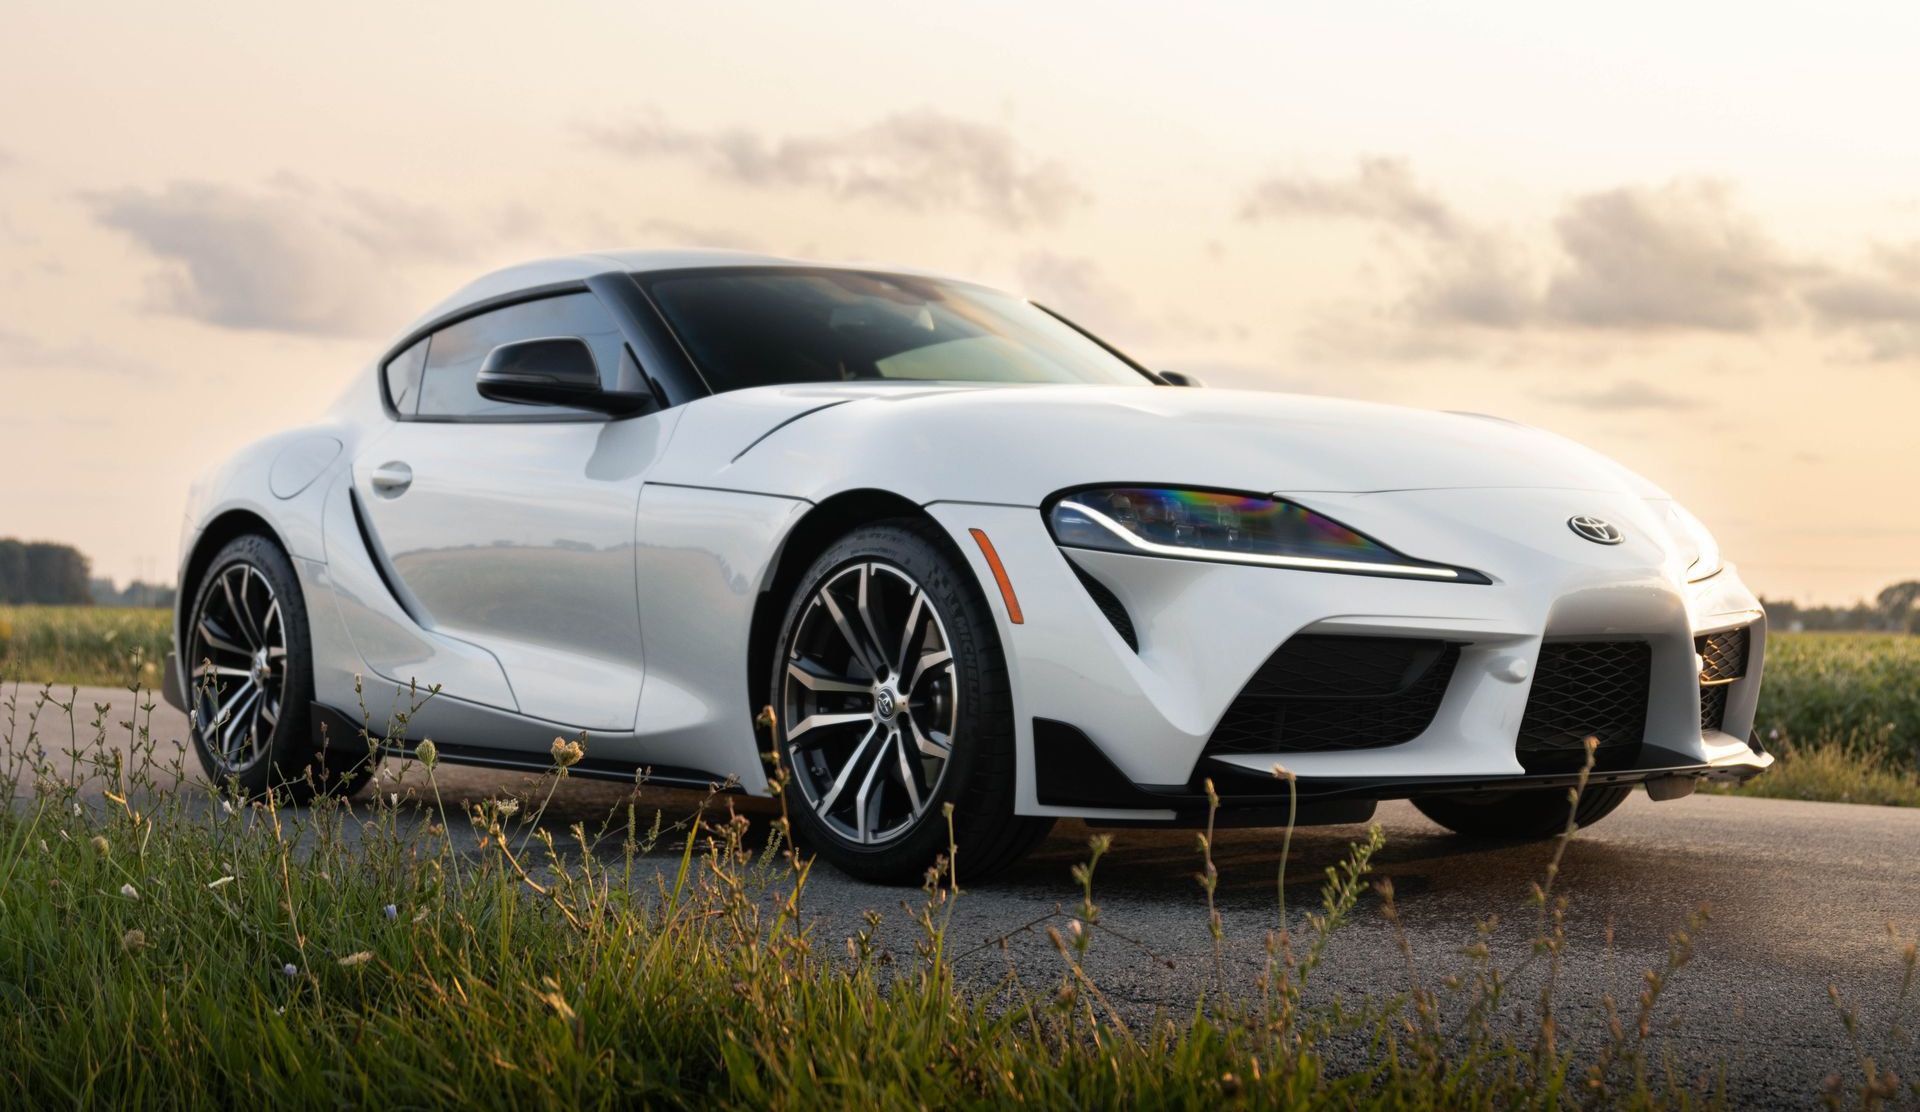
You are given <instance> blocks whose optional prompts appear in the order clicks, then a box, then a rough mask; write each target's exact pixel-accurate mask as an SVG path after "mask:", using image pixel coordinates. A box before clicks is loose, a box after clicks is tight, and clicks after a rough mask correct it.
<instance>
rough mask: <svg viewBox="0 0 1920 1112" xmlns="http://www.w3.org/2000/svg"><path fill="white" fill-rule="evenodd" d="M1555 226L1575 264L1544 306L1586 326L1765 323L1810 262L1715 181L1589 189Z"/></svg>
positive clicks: (1742, 326)
mask: <svg viewBox="0 0 1920 1112" xmlns="http://www.w3.org/2000/svg"><path fill="white" fill-rule="evenodd" d="M1554 230H1555V232H1556V233H1557V236H1558V239H1559V243H1560V247H1561V249H1562V250H1563V251H1564V252H1565V253H1566V255H1567V258H1568V260H1569V265H1568V266H1567V267H1566V268H1565V269H1563V270H1561V271H1559V272H1558V273H1557V274H1555V275H1554V277H1553V280H1552V282H1551V284H1550V285H1549V286H1548V287H1547V291H1546V298H1545V302H1544V304H1543V309H1544V311H1545V314H1546V315H1547V316H1548V317H1549V318H1551V319H1553V320H1556V321H1559V322H1563V323H1567V324H1572V325H1578V326H1581V327H1588V328H1619V329H1633V330H1650V329H1666V328H1692V329H1701V330H1705V331H1713V332H1756V331H1759V330H1760V329H1761V328H1763V327H1765V326H1766V325H1768V324H1769V323H1772V322H1774V321H1776V320H1779V319H1780V318H1781V316H1782V314H1783V310H1785V309H1786V308H1787V307H1788V302H1789V299H1790V298H1791V296H1792V293H1793V289H1794V285H1795V282H1796V280H1797V278H1798V277H1799V276H1800V275H1802V274H1803V273H1804V272H1805V269H1806V268H1804V267H1802V266H1800V265H1797V264H1795V263H1794V262H1793V261H1791V260H1789V259H1788V258H1786V257H1785V256H1784V255H1783V254H1782V253H1781V252H1780V250H1779V248H1777V247H1776V246H1775V245H1774V244H1773V242H1772V241H1771V240H1770V239H1769V238H1768V237H1767V235H1766V234H1765V233H1764V232H1763V231H1762V230H1761V229H1760V227H1759V225H1758V223H1757V222H1756V221H1754V220H1753V219H1752V218H1751V217H1749V216H1747V215H1746V214H1745V213H1743V212H1741V211H1740V210H1739V209H1738V208H1737V206H1735V204H1734V203H1733V199H1732V192H1731V190H1730V189H1729V188H1728V187H1727V186H1726V185H1725V184H1724V183H1721V182H1716V181H1679V182H1674V183H1672V184H1669V185H1665V186H1660V187H1657V188H1645V187H1629V188H1622V189H1611V190H1607V191H1605V192H1601V193H1590V194H1588V195H1586V196H1584V197H1579V198H1576V199H1575V200H1574V201H1572V202H1571V203H1570V204H1569V205H1568V206H1567V207H1566V209H1565V210H1564V211H1563V212H1562V214H1561V216H1560V218H1559V219H1558V220H1557V221H1555V224H1554Z"/></svg>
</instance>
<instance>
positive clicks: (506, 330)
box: [419, 293, 623, 418]
mask: <svg viewBox="0 0 1920 1112" xmlns="http://www.w3.org/2000/svg"><path fill="white" fill-rule="evenodd" d="M550 336H577V337H579V338H580V339H582V340H585V341H586V343H587V346H588V347H589V348H591V349H592V350H593V359H594V362H595V363H596V364H597V365H598V366H599V369H600V380H601V381H602V382H603V383H604V382H606V381H607V379H608V376H610V375H612V374H613V373H614V372H615V371H617V370H618V368H619V366H620V356H621V351H622V344H623V340H622V338H621V335H620V329H619V326H618V325H616V324H615V323H614V321H613V318H612V316H610V315H609V314H608V313H607V310H606V307H605V306H603V305H601V304H600V300H599V298H597V297H595V296H594V295H593V294H590V293H570V294H563V295H561V296H559V297H547V298H542V299H540V300H539V301H524V302H521V303H520V304H518V305H509V306H507V307H506V308H504V309H495V310H493V311H492V312H490V313H482V314H480V315H479V316H477V317H468V318H467V319H466V320H463V321H460V322H459V323H457V324H450V325H448V326H447V327H445V328H443V329H441V330H440V331H438V332H435V333H434V334H433V337H432V339H433V343H432V345H431V346H429V347H428V349H427V360H426V368H425V373H424V375H423V376H422V378H421V383H420V408H419V416H421V417H534V416H537V417H547V418H550V417H554V416H567V415H578V416H581V417H596V416H597V415H596V414H592V413H588V412H586V411H584V410H575V409H563V408H560V407H557V406H525V405H514V404H512V403H510V402H496V401H489V400H487V399H486V398H483V397H481V396H480V392H479V391H478V390H477V389H475V388H474V385H473V379H474V376H475V375H476V374H478V373H479V372H480V364H481V363H482V362H483V361H484V360H485V359H486V358H487V353H488V352H490V351H492V350H493V349H494V348H496V347H499V346H500V345H501V344H506V343H512V342H513V341H515V340H534V339H542V338H545V337H550Z"/></svg>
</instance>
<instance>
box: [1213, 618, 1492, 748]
mask: <svg viewBox="0 0 1920 1112" xmlns="http://www.w3.org/2000/svg"><path fill="white" fill-rule="evenodd" d="M1459 662H1460V646H1459V645H1457V644H1451V643H1449V642H1446V641H1434V640H1428V639H1425V638H1415V637H1341V636H1330V635H1323V634H1301V635H1299V636H1296V637H1293V638H1291V639H1289V640H1288V641H1287V643H1286V644H1284V645H1282V646H1280V648H1279V650H1278V651H1277V652H1275V653H1274V654H1273V655H1272V656H1270V657H1268V658H1267V662H1266V663H1265V664H1262V665H1261V666H1260V669H1259V670H1258V671H1256V672H1255V673H1254V674H1253V678H1252V679H1250V680H1248V681H1247V686H1246V687H1244V688H1242V689H1241V690H1240V695H1239V697H1238V698H1236V699H1234V701H1233V704H1232V705H1231V706H1229V707H1228V708H1227V713H1226V714H1225V715H1224V716H1222V717H1221V719H1220V724H1219V725H1218V726H1216V727H1214V730H1213V736H1212V737H1211V738H1210V739H1209V740H1208V741H1207V752H1208V753H1302V752H1310V751H1314V750H1329V749H1333V750H1338V749H1373V748H1378V747H1380V746H1384V745H1399V744H1400V743H1402V742H1407V741H1412V740H1413V739H1414V738H1416V737H1419V736H1420V735H1421V734H1422V733H1425V732H1426V729H1427V727H1428V726H1430V725H1432V724H1433V717H1434V715H1435V714H1437V713H1439V711H1440V702H1441V700H1442V699H1444V698H1445V697H1446V694H1447V684H1448V683H1449V682H1451V681H1452V679H1453V670H1454V667H1455V665H1457V664H1458V663H1459Z"/></svg>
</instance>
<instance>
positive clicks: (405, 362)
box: [381, 340, 427, 417]
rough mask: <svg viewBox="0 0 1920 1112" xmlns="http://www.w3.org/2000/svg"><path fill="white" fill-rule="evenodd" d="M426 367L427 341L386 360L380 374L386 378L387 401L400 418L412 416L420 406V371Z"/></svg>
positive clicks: (422, 341)
mask: <svg viewBox="0 0 1920 1112" xmlns="http://www.w3.org/2000/svg"><path fill="white" fill-rule="evenodd" d="M426 365H427V341H425V340H421V341H420V342H419V343H417V344H415V345H413V346H412V347H410V348H408V349H407V350H405V351H403V352H401V353H400V354H398V355H396V356H394V357H393V358H392V359H389V360H387V366H386V369H385V370H384V371H382V372H381V373H382V374H384V375H385V376H386V381H387V400H388V401H390V402H392V403H393V409H394V412H396V413H398V414H400V416H402V417H411V416H413V411H414V409H415V408H416V407H418V406H419V404H420V371H421V369H422V368H424V367H425V366H426Z"/></svg>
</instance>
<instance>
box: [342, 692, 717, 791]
mask: <svg viewBox="0 0 1920 1112" xmlns="http://www.w3.org/2000/svg"><path fill="white" fill-rule="evenodd" d="M386 740H387V739H385V738H383V737H380V736H379V735H377V734H373V733H371V732H370V731H369V730H368V729H367V728H366V727H364V726H362V725H361V724H360V723H359V722H357V721H355V720H354V719H353V718H352V717H350V716H348V715H347V714H346V713H344V712H342V711H340V710H337V709H335V708H333V707H329V706H323V705H321V704H319V703H315V704H314V706H313V743H314V745H315V746H316V747H317V746H322V745H324V746H327V747H328V748H331V749H335V750H339V749H343V748H351V749H353V750H355V751H357V752H365V750H366V747H367V744H368V742H369V741H373V742H379V743H383V751H384V752H385V753H387V754H388V755H391V756H396V757H407V758H413V757H414V756H415V750H414V747H413V746H411V745H407V744H404V743H403V744H397V745H391V746H387V745H384V743H385V742H386ZM433 744H434V749H435V750H436V751H437V753H438V755H439V759H440V760H443V761H445V762H447V763H448V764H458V765H469V766H472V767H475V768H497V769H502V770H505V771H510V772H533V773H541V772H549V771H551V770H552V769H553V761H552V759H551V758H549V757H548V756H547V754H545V753H540V752H534V751H523V750H516V749H492V748H488V747H486V746H481V745H458V744H455V743H453V742H441V741H436V742H434V743H433ZM567 773H568V775H571V776H585V777H587V778H589V779H593V780H617V781H621V782H623V783H629V784H646V785H649V786H652V787H662V788H692V789H696V790H700V791H712V792H720V793H724V794H729V795H732V794H744V792H743V791H742V789H741V787H740V785H739V784H738V783H736V782H735V781H734V780H733V779H732V778H731V777H721V776H716V775H714V774H712V773H709V772H702V771H700V770H699V769H693V768H676V767H673V766H670V765H647V764H633V763H630V762H627V761H609V760H604V759H599V758H594V757H588V758H585V759H583V760H581V761H580V762H579V763H578V764H575V765H573V766H571V767H570V768H568V769H567Z"/></svg>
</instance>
